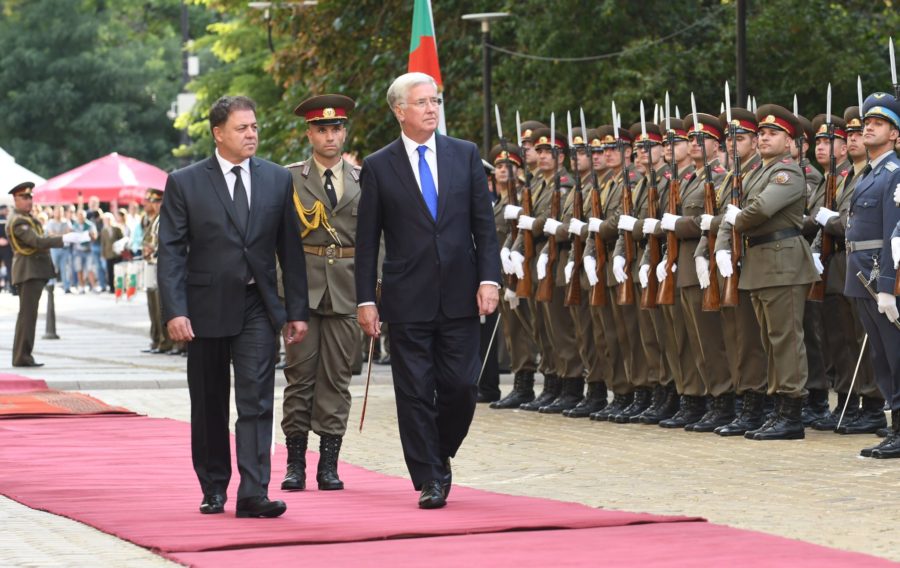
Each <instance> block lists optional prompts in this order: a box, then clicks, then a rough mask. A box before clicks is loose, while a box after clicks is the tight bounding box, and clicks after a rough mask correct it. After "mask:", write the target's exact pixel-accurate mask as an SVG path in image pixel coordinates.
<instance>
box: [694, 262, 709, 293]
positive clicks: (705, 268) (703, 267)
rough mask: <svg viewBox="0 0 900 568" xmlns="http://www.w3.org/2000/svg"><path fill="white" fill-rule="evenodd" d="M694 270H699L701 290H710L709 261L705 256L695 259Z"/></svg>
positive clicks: (698, 276)
mask: <svg viewBox="0 0 900 568" xmlns="http://www.w3.org/2000/svg"><path fill="white" fill-rule="evenodd" d="M694 268H695V269H696V270H697V280H699V281H700V289H701V290H706V289H707V288H709V261H708V260H706V257H705V256H695V257H694Z"/></svg>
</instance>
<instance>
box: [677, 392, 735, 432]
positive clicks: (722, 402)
mask: <svg viewBox="0 0 900 568" xmlns="http://www.w3.org/2000/svg"><path fill="white" fill-rule="evenodd" d="M734 417H735V414H734V393H733V392H726V393H725V394H722V395H720V396H717V397H715V398H714V399H713V403H712V411H710V412H707V413H706V414H705V415H704V416H703V418H702V419H701V420H700V422H695V423H694V424H690V425H688V426H685V427H684V429H685V430H688V431H690V432H714V431H715V430H716V428H718V427H719V426H725V425H727V424H731V421H732V420H734Z"/></svg>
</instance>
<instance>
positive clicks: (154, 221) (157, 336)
mask: <svg viewBox="0 0 900 568" xmlns="http://www.w3.org/2000/svg"><path fill="white" fill-rule="evenodd" d="M162 200H163V192H162V190H159V189H148V190H147V193H146V194H145V195H144V217H143V218H142V219H141V224H142V226H143V228H144V233H143V234H144V236H143V240H142V241H141V249H142V258H143V259H144V262H145V263H147V264H149V265H151V266H152V268H151V270H152V269H153V268H156V259H157V251H158V249H159V209H160V207H161V206H162ZM144 284H145V286H146V288H147V312H148V315H149V316H150V347H149V348H148V349H144V350H143V353H169V352H171V351H173V350H174V351H176V352H177V351H178V350H177V349H175V345H174V344H173V343H172V340H171V339H170V338H169V331H168V329H167V328H166V326H165V324H164V322H163V321H162V308H161V306H160V303H159V289H158V288H157V287H156V282H155V281H148V282H145V283H144Z"/></svg>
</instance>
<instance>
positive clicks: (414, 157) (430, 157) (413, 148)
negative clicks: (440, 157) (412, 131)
mask: <svg viewBox="0 0 900 568" xmlns="http://www.w3.org/2000/svg"><path fill="white" fill-rule="evenodd" d="M400 139H401V140H403V146H405V147H406V155H407V157H408V158H409V165H410V166H412V171H413V175H414V176H415V177H416V183H417V184H418V185H419V191H420V192H421V191H422V180H420V179H419V146H427V147H428V150H426V151H425V163H427V164H428V169H430V170H431V177H432V178H433V179H434V189H435V191H436V192H437V194H438V195H440V186H439V185H438V167H437V146H436V145H435V141H434V134H432V135H431V138H429V139H428V140H426V141H425V143H424V144H419V143H418V142H416V141H414V140H413V139H411V138H410V137H408V136H407V135H406V134H404V133H403V132H401V133H400Z"/></svg>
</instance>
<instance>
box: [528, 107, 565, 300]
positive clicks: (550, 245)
mask: <svg viewBox="0 0 900 568" xmlns="http://www.w3.org/2000/svg"><path fill="white" fill-rule="evenodd" d="M555 123H556V121H555V120H554V118H553V115H551V116H550V152H551V153H552V155H553V165H554V168H555V169H556V171H555V172H554V173H553V195H552V196H551V197H550V218H551V219H555V220H557V221H559V214H560V207H561V203H560V201H561V197H562V192H561V191H560V188H559V184H560V179H559V149H558V148H557V147H556V132H555V131H554V130H553V129H554V128H555V127H556V124H555ZM558 258H559V246H558V245H557V243H556V235H549V236H548V237H547V274H545V275H544V279H543V280H541V281H540V282H539V283H538V289H537V294H535V295H534V299H535V300H537V301H538V302H549V301H551V300H552V299H553V286H554V285H555V280H556V278H554V276H555V273H554V272H555V268H556V260H557V259H558Z"/></svg>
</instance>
